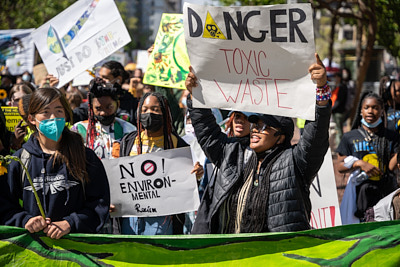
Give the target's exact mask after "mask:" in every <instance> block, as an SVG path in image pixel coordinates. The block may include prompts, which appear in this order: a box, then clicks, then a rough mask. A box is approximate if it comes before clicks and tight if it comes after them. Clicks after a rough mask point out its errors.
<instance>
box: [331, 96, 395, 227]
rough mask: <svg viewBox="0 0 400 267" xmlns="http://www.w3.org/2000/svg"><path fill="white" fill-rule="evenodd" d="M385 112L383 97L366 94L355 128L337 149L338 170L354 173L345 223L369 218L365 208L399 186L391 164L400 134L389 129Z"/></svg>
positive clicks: (346, 194)
mask: <svg viewBox="0 0 400 267" xmlns="http://www.w3.org/2000/svg"><path fill="white" fill-rule="evenodd" d="M383 111H384V102H383V99H382V98H381V97H380V96H378V95H377V94H375V93H372V92H366V93H364V94H363V95H362V97H361V100H360V104H359V106H358V109H357V113H356V114H357V115H356V118H355V119H354V122H353V127H352V130H351V131H350V132H347V133H345V134H344V135H343V138H342V141H341V142H340V144H339V146H338V148H337V150H336V151H337V153H338V165H337V169H338V171H339V172H341V173H346V172H351V175H350V177H349V180H348V183H347V186H346V189H345V192H344V195H343V199H342V203H341V206H340V212H341V217H342V224H351V223H359V222H360V221H361V222H363V221H365V218H364V216H365V211H366V210H367V209H368V208H370V207H373V206H374V205H375V204H376V203H377V202H378V201H379V200H380V199H381V198H383V197H384V196H386V195H387V194H389V193H390V192H392V191H393V190H394V189H395V188H396V187H397V186H396V182H395V179H394V177H393V173H391V172H390V171H389V168H388V164H389V161H390V159H391V157H392V156H393V154H394V151H395V150H396V149H397V146H398V135H397V133H396V132H394V131H392V130H389V129H386V128H385V123H383V121H384V120H385V118H384V115H383V114H384V112H383Z"/></svg>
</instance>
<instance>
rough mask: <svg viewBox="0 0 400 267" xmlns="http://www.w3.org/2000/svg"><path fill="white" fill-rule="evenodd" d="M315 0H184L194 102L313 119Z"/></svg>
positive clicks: (209, 106)
mask: <svg viewBox="0 0 400 267" xmlns="http://www.w3.org/2000/svg"><path fill="white" fill-rule="evenodd" d="M312 14H313V12H312V8H311V4H294V5H273V6H248V7H234V6H230V7H212V6H199V5H194V4H188V3H185V5H184V7H183V20H184V24H185V39H186V45H187V49H188V54H189V58H190V63H191V65H192V66H193V69H194V72H195V73H196V76H197V77H198V78H199V85H198V87H197V88H194V89H193V97H194V98H193V106H194V107H198V108H222V109H229V110H243V111H249V112H258V113H265V114H274V115H281V116H288V117H295V118H303V119H308V120H314V118H315V84H313V82H312V81H311V76H310V75H309V73H308V68H309V66H310V65H311V64H312V63H315V55H314V53H315V44H314V30H313V17H312Z"/></svg>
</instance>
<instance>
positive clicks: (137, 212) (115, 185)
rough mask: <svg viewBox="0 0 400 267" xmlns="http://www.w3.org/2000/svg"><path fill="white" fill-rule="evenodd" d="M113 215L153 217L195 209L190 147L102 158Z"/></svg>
mask: <svg viewBox="0 0 400 267" xmlns="http://www.w3.org/2000/svg"><path fill="white" fill-rule="evenodd" d="M102 161H103V164H104V167H105V169H106V172H107V176H108V181H109V184H110V192H111V203H112V204H113V205H115V207H116V212H114V213H111V216H113V217H131V216H135V217H154V216H164V215H170V214H177V213H183V212H188V211H194V210H197V208H198V206H199V204H200V200H199V193H198V189H197V182H196V177H195V174H190V171H191V170H192V169H193V162H192V157H191V152H190V147H184V148H176V149H169V150H164V151H160V152H154V153H149V154H142V155H138V156H133V157H122V158H117V159H103V160H102Z"/></svg>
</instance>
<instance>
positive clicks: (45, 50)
mask: <svg viewBox="0 0 400 267" xmlns="http://www.w3.org/2000/svg"><path fill="white" fill-rule="evenodd" d="M32 38H33V40H34V42H35V45H36V47H37V49H38V50H39V53H40V56H41V57H42V59H43V62H44V64H45V65H46V68H47V70H48V72H49V73H50V74H53V75H54V76H56V77H57V78H58V79H59V80H60V82H59V84H58V87H61V86H63V85H64V84H66V83H67V82H69V81H70V80H72V79H73V78H74V77H75V76H77V75H79V74H80V73H82V72H83V71H85V70H86V69H89V68H90V67H91V66H93V65H94V64H96V63H97V62H99V61H100V60H102V59H103V58H106V57H107V56H109V55H111V54H112V53H114V52H115V51H116V50H118V49H119V48H121V47H123V46H124V45H125V44H127V43H128V42H130V41H131V38H130V37H129V33H128V31H127V29H126V27H125V24H124V22H123V21H122V19H121V16H120V14H119V12H118V9H117V7H116V5H115V3H114V1H113V0H81V1H77V2H75V3H74V4H73V5H71V6H70V7H69V8H67V9H66V10H64V11H63V12H61V13H60V14H59V15H57V16H56V17H55V18H53V19H52V20H50V21H49V22H47V23H46V24H44V25H42V26H41V27H40V28H38V29H37V30H35V31H34V32H33V33H32Z"/></svg>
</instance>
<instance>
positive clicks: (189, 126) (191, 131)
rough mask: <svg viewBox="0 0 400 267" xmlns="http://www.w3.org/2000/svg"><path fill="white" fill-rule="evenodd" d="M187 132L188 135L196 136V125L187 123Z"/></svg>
mask: <svg viewBox="0 0 400 267" xmlns="http://www.w3.org/2000/svg"><path fill="white" fill-rule="evenodd" d="M185 133H186V134H187V135H194V136H196V134H195V133H194V127H193V125H192V124H186V125H185Z"/></svg>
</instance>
